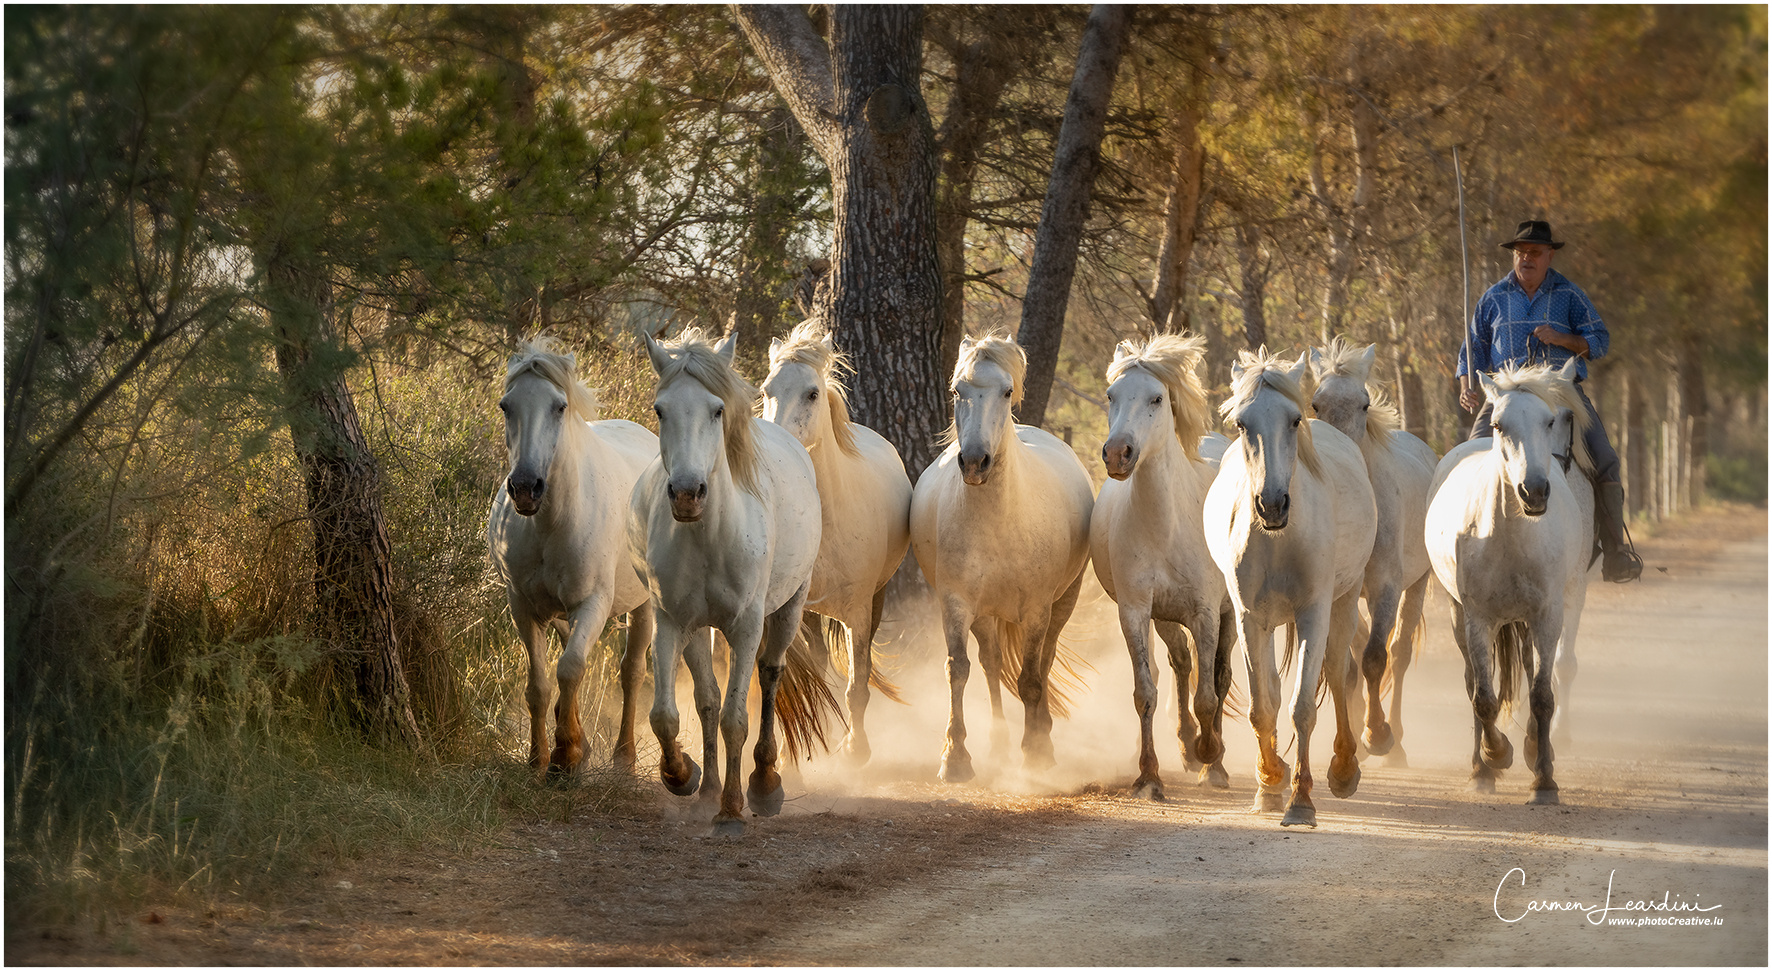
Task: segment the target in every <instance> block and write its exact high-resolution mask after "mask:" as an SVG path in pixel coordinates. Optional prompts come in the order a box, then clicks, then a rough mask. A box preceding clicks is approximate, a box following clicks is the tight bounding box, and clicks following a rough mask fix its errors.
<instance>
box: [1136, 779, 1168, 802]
mask: <svg viewBox="0 0 1772 971" xmlns="http://www.w3.org/2000/svg"><path fill="white" fill-rule="evenodd" d="M1132 798H1134V799H1148V800H1150V801H1151V802H1163V801H1164V799H1163V780H1161V779H1140V780H1138V781H1137V782H1135V783H1133V784H1132Z"/></svg>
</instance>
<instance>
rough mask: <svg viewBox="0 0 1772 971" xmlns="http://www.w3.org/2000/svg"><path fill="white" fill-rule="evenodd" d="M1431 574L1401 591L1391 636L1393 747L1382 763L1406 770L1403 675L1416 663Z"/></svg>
mask: <svg viewBox="0 0 1772 971" xmlns="http://www.w3.org/2000/svg"><path fill="white" fill-rule="evenodd" d="M1431 576H1433V573H1432V572H1428V573H1424V574H1422V575H1421V579H1419V580H1417V581H1415V583H1414V584H1412V585H1411V586H1410V587H1409V589H1407V590H1404V591H1403V603H1402V605H1401V606H1400V607H1399V608H1398V609H1397V627H1396V630H1395V632H1394V633H1393V634H1392V635H1391V717H1390V724H1391V737H1392V738H1393V739H1394V740H1395V744H1394V745H1393V746H1392V747H1391V750H1390V752H1389V754H1387V755H1386V756H1385V758H1384V764H1385V765H1389V766H1394V767H1396V768H1404V769H1406V768H1408V767H1409V756H1408V755H1407V754H1406V753H1405V752H1404V751H1403V675H1404V674H1405V673H1407V672H1408V670H1409V665H1410V663H1412V662H1413V661H1414V660H1415V642H1416V640H1417V638H1418V637H1419V636H1420V631H1421V611H1422V608H1423V607H1424V606H1425V605H1426V601H1427V581H1428V577H1431Z"/></svg>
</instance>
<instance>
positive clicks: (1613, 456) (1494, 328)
mask: <svg viewBox="0 0 1772 971" xmlns="http://www.w3.org/2000/svg"><path fill="white" fill-rule="evenodd" d="M1501 245H1502V246H1505V247H1507V248H1508V249H1511V250H1513V252H1514V268H1513V272H1511V273H1509V274H1508V275H1507V276H1506V277H1503V278H1502V280H1501V281H1500V282H1499V283H1496V284H1495V285H1494V286H1492V287H1490V288H1489V289H1488V290H1487V291H1485V292H1484V293H1483V296H1482V299H1480V300H1478V301H1477V309H1476V312H1475V313H1473V314H1472V315H1471V320H1470V323H1469V325H1468V329H1467V331H1466V334H1465V343H1464V346H1463V347H1460V348H1459V351H1458V371H1457V375H1458V379H1459V394H1458V403H1459V405H1460V406H1461V407H1462V408H1464V410H1465V411H1472V410H1475V411H1476V413H1477V417H1476V420H1475V421H1474V422H1472V424H1471V431H1470V437H1471V438H1487V437H1489V436H1490V434H1491V429H1490V427H1489V408H1490V406H1489V403H1488V402H1487V401H1485V400H1484V397H1483V393H1482V392H1481V391H1480V390H1478V389H1477V386H1476V379H1475V378H1474V377H1472V370H1473V369H1472V368H1471V367H1469V366H1467V362H1466V358H1465V355H1466V353H1467V352H1468V353H1469V355H1470V360H1469V364H1473V365H1475V368H1474V370H1475V371H1482V372H1488V373H1494V372H1495V371H1496V370H1498V369H1500V368H1502V367H1504V366H1506V365H1513V366H1516V367H1518V366H1523V365H1526V364H1549V365H1550V366H1552V367H1561V366H1562V365H1563V363H1564V362H1565V361H1567V360H1569V359H1570V358H1571V357H1573V358H1576V371H1577V373H1578V374H1579V375H1580V377H1578V378H1576V379H1575V381H1576V384H1575V390H1576V391H1577V392H1578V393H1579V394H1580V395H1581V400H1582V402H1583V403H1584V404H1586V405H1587V413H1588V417H1589V418H1590V419H1591V421H1590V423H1589V425H1588V429H1587V435H1586V436H1585V440H1586V442H1587V448H1588V452H1589V454H1591V455H1592V456H1593V459H1594V473H1593V481H1594V500H1595V502H1594V535H1595V537H1596V538H1597V539H1598V540H1599V543H1600V549H1601V551H1602V553H1603V555H1604V560H1603V561H1602V563H1601V566H1600V575H1601V576H1603V577H1605V578H1606V579H1607V580H1610V581H1612V582H1614V583H1625V582H1628V581H1630V580H1635V579H1637V578H1638V577H1639V576H1641V575H1642V572H1643V561H1642V559H1640V558H1639V557H1638V556H1637V554H1636V551H1635V550H1633V549H1632V548H1631V546H1630V544H1629V543H1628V542H1626V540H1625V538H1624V484H1623V482H1621V481H1620V479H1619V475H1618V453H1617V452H1616V451H1615V450H1614V449H1613V448H1612V442H1611V440H1610V439H1608V438H1607V436H1606V425H1605V423H1604V422H1602V421H1600V416H1599V413H1598V412H1596V411H1595V410H1594V403H1593V402H1592V401H1591V400H1589V399H1588V396H1587V392H1586V390H1584V389H1583V388H1582V386H1581V382H1582V381H1584V380H1585V379H1586V378H1587V362H1588V361H1596V360H1599V359H1600V358H1602V357H1604V356H1605V355H1606V351H1607V350H1608V349H1609V348H1610V346H1611V343H1612V338H1611V336H1610V335H1609V334H1608V333H1607V331H1606V325H1605V323H1604V322H1602V321H1601V320H1600V315H1599V312H1598V311H1596V310H1594V305H1593V301H1591V300H1589V299H1588V297H1587V294H1586V293H1584V292H1582V289H1581V288H1580V287H1578V286H1576V285H1575V284H1573V283H1571V282H1569V280H1568V278H1567V277H1565V276H1563V275H1562V274H1561V273H1558V272H1557V271H1555V270H1553V269H1551V257H1552V254H1553V253H1555V251H1557V250H1559V249H1562V248H1563V244H1562V242H1560V241H1558V240H1555V239H1553V238H1552V236H1551V228H1550V223H1548V222H1545V221H1543V220H1540V219H1529V220H1527V221H1525V222H1522V223H1520V226H1519V229H1517V230H1516V231H1515V232H1514V238H1513V239H1510V240H1508V241H1506V242H1504V243H1502V244H1501ZM1479 404H1480V405H1481V406H1482V407H1481V408H1480V409H1478V408H1477V406H1478V405H1479Z"/></svg>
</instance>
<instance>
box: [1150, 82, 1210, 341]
mask: <svg viewBox="0 0 1772 971" xmlns="http://www.w3.org/2000/svg"><path fill="white" fill-rule="evenodd" d="M1175 127H1176V134H1177V136H1178V137H1179V141H1180V145H1179V146H1178V147H1177V148H1176V150H1175V161H1174V163H1173V164H1172V165H1171V166H1170V170H1169V197H1168V198H1167V199H1166V200H1164V202H1163V242H1162V245H1161V246H1159V247H1158V250H1157V280H1156V284H1155V285H1154V286H1153V287H1152V288H1151V299H1150V303H1149V307H1148V314H1149V316H1150V319H1151V326H1153V327H1154V328H1155V329H1157V330H1158V331H1165V330H1179V329H1181V328H1178V327H1175V326H1174V324H1175V323H1179V321H1176V320H1175V312H1176V308H1177V307H1178V306H1180V304H1181V295H1182V293H1183V292H1184V291H1185V290H1186V289H1187V271H1188V262H1189V261H1190V260H1191V259H1193V255H1194V230H1195V227H1196V226H1197V224H1198V221H1199V216H1200V186H1201V183H1202V181H1203V180H1204V178H1205V173H1206V153H1205V152H1204V151H1203V150H1202V149H1201V146H1200V111H1199V107H1198V105H1197V104H1196V103H1195V102H1194V101H1193V100H1192V99H1190V100H1188V101H1187V102H1185V103H1183V104H1182V105H1181V106H1180V107H1179V108H1178V109H1177V111H1176V113H1175ZM1184 316H1185V314H1184Z"/></svg>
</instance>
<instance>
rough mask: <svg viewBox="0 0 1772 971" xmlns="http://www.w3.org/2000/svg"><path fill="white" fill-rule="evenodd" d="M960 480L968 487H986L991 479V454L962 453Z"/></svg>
mask: <svg viewBox="0 0 1772 971" xmlns="http://www.w3.org/2000/svg"><path fill="white" fill-rule="evenodd" d="M960 478H961V479H964V480H965V482H966V484H967V485H984V484H985V483H986V482H989V481H990V479H991V455H990V453H989V452H975V453H971V454H968V453H966V452H964V451H962V452H961V453H960Z"/></svg>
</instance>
